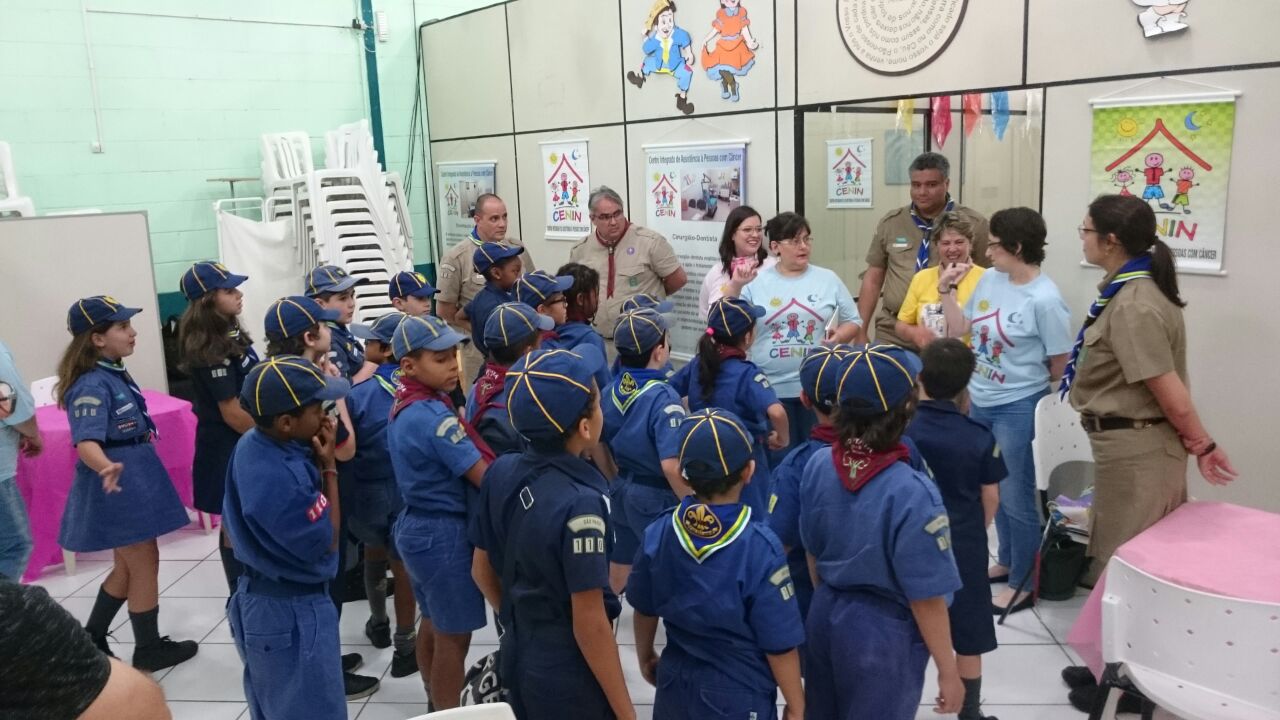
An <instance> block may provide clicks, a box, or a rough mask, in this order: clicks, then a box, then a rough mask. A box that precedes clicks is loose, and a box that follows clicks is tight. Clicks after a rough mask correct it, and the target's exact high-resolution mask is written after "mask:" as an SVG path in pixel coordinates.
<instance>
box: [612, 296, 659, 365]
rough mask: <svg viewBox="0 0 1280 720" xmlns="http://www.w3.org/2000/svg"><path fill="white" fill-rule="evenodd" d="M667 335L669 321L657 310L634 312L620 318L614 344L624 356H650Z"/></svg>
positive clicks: (626, 313) (647, 309) (614, 335)
mask: <svg viewBox="0 0 1280 720" xmlns="http://www.w3.org/2000/svg"><path fill="white" fill-rule="evenodd" d="M666 334H667V320H666V318H664V317H662V315H661V314H660V313H659V312H658V311H657V310H654V309H652V308H644V309H641V310H632V311H630V312H624V313H622V314H621V315H619V316H618V323H617V324H616V325H614V326H613V344H614V345H615V346H617V348H618V352H620V353H622V354H623V355H648V354H649V353H650V352H651V351H652V350H653V349H654V348H655V347H657V345H658V343H660V342H662V338H663V336H664V335H666Z"/></svg>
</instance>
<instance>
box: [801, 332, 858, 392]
mask: <svg viewBox="0 0 1280 720" xmlns="http://www.w3.org/2000/svg"><path fill="white" fill-rule="evenodd" d="M852 352H854V347H853V346H851V345H832V346H830V347H828V346H826V345H819V346H818V347H815V348H813V349H811V350H810V351H809V354H808V355H805V356H804V360H802V361H801V362H800V389H801V390H803V391H804V393H805V395H808V396H809V400H810V401H812V402H814V403H817V404H819V405H824V406H825V405H831V403H832V401H833V400H834V399H835V396H836V390H837V389H838V387H839V381H840V371H839V369H838V368H839V367H840V362H841V360H843V359H844V357H845V356H846V355H848V354H849V353H852Z"/></svg>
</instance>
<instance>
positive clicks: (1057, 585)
mask: <svg viewBox="0 0 1280 720" xmlns="http://www.w3.org/2000/svg"><path fill="white" fill-rule="evenodd" d="M1085 550H1086V547H1085V546H1084V545H1081V544H1080V543H1078V542H1076V541H1075V540H1073V539H1072V538H1071V536H1070V535H1069V534H1068V533H1067V532H1066V531H1064V530H1062V529H1060V528H1058V527H1057V526H1054V527H1053V528H1051V529H1050V530H1049V537H1048V538H1047V539H1046V540H1045V543H1044V547H1043V548H1041V552H1040V599H1041V600H1070V599H1071V598H1072V597H1074V596H1075V594H1076V584H1077V583H1078V582H1079V581H1080V578H1081V576H1083V575H1084V571H1085V568H1086V567H1088V564H1089V558H1088V557H1087V556H1086V555H1085Z"/></svg>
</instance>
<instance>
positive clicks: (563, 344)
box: [542, 322, 618, 392]
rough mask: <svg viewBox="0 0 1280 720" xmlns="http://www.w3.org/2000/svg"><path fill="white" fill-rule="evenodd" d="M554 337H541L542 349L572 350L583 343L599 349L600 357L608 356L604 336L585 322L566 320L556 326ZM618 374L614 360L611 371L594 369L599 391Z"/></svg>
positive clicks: (605, 368)
mask: <svg viewBox="0 0 1280 720" xmlns="http://www.w3.org/2000/svg"><path fill="white" fill-rule="evenodd" d="M555 334H556V337H544V338H543V339H542V349H543V350H555V349H557V348H559V349H562V350H572V349H574V348H576V347H578V346H579V345H582V344H583V343H586V344H587V345H590V346H592V347H594V348H595V349H597V350H599V351H600V357H605V358H607V357H609V352H608V351H607V350H606V349H605V345H604V338H602V337H600V333H598V332H596V330H595V328H593V327H591V326H590V325H588V324H586V323H580V322H567V323H565V324H563V325H558V326H556V329H555ZM617 374H618V363H617V361H615V362H614V365H613V370H612V372H611V371H610V370H609V368H607V367H602V368H600V369H599V370H597V371H596V385H597V386H599V388H600V391H601V392H604V389H605V388H606V387H608V386H609V383H610V382H611V381H612V380H613V378H614V376H615V375H617Z"/></svg>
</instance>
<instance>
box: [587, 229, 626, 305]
mask: <svg viewBox="0 0 1280 720" xmlns="http://www.w3.org/2000/svg"><path fill="white" fill-rule="evenodd" d="M630 229H631V221H630V220H628V221H627V224H626V225H624V226H623V228H622V234H621V235H619V236H618V242H615V243H614V244H612V245H610V244H609V243H607V242H605V241H604V240H603V239H602V238H601V237H600V231H599V230H597V231H596V242H598V243H600V244H601V245H602V246H604V247H605V248H607V249H608V250H609V283H608V285H606V286H605V295H604V296H605V297H607V298H611V297H613V277H614V275H615V274H616V271H617V267H616V266H615V265H614V261H613V254H614V251H615V250H617V249H618V243H620V242H622V238H624V237H626V236H627V231H628V230H630Z"/></svg>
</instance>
